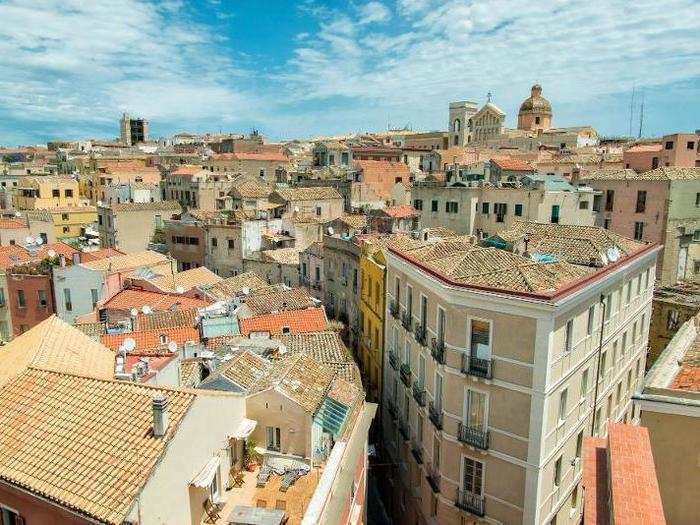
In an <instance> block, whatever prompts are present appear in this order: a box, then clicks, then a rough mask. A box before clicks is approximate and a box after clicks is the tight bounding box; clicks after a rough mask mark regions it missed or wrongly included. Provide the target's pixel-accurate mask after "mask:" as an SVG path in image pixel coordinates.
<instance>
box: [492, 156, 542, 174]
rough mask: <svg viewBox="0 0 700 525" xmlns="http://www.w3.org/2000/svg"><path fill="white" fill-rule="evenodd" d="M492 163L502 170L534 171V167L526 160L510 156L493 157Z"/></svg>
mask: <svg viewBox="0 0 700 525" xmlns="http://www.w3.org/2000/svg"><path fill="white" fill-rule="evenodd" d="M493 163H494V164H496V166H498V167H499V168H501V169H502V170H508V171H534V168H533V167H532V166H530V164H528V163H527V162H525V161H524V160H520V159H512V158H495V159H493Z"/></svg>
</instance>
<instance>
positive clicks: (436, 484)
mask: <svg viewBox="0 0 700 525" xmlns="http://www.w3.org/2000/svg"><path fill="white" fill-rule="evenodd" d="M425 470H426V476H425V477H426V479H427V480H428V483H429V484H430V488H432V489H433V492H435V493H436V494H437V493H439V492H440V473H439V472H438V471H437V469H436V468H435V466H434V465H428V466H427V467H426V469H425Z"/></svg>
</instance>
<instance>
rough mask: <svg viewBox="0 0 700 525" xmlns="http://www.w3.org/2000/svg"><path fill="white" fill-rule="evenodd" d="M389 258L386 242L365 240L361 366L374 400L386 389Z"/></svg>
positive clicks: (369, 392) (361, 258)
mask: <svg viewBox="0 0 700 525" xmlns="http://www.w3.org/2000/svg"><path fill="white" fill-rule="evenodd" d="M385 275H386V261H385V258H384V252H383V243H378V242H376V241H374V240H364V241H363V242H362V246H361V254H360V278H361V279H362V287H361V293H360V329H361V337H360V353H359V356H358V358H359V365H360V369H361V371H362V374H363V375H364V382H365V383H366V384H365V388H366V390H367V393H368V395H369V398H370V400H375V399H379V397H380V396H381V391H382V363H383V362H384V315H385V314H384V312H385V299H384V298H385V284H384V282H385Z"/></svg>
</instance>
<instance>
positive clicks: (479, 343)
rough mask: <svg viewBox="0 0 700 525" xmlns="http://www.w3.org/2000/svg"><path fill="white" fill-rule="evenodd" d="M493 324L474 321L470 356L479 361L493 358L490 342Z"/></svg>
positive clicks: (472, 322) (470, 338)
mask: <svg viewBox="0 0 700 525" xmlns="http://www.w3.org/2000/svg"><path fill="white" fill-rule="evenodd" d="M490 329H491V323H489V322H488V321H480V320H477V319H472V321H471V334H470V337H469V345H470V346H469V355H470V356H472V357H476V358H479V359H489V358H490V357H491V340H490V337H491V336H490Z"/></svg>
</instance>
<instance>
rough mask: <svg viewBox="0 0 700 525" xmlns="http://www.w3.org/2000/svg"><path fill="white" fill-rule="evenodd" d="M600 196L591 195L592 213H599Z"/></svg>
mask: <svg viewBox="0 0 700 525" xmlns="http://www.w3.org/2000/svg"><path fill="white" fill-rule="evenodd" d="M600 201H601V196H600V195H593V211H600Z"/></svg>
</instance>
